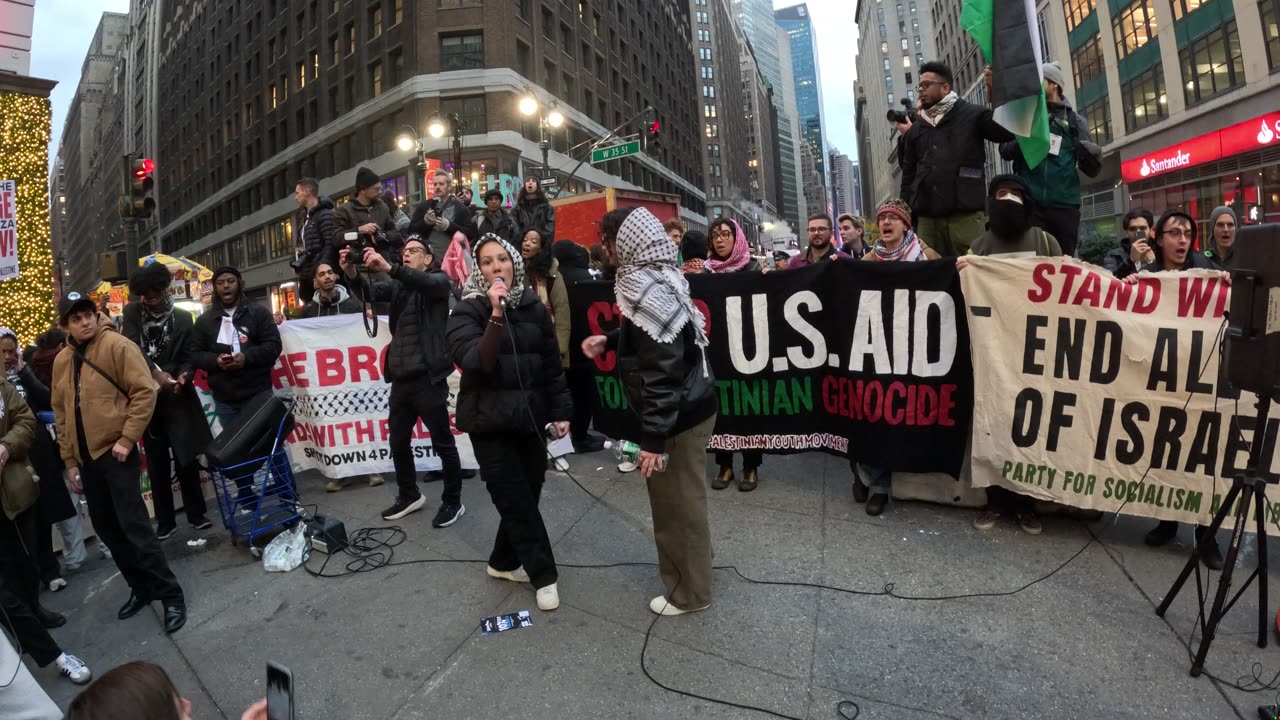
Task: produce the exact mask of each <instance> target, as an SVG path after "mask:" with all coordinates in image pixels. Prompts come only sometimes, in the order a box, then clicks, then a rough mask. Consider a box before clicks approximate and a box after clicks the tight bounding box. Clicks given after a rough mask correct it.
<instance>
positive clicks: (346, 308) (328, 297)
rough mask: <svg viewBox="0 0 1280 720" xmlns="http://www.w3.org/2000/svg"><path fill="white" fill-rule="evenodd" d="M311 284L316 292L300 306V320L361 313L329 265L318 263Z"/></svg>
mask: <svg viewBox="0 0 1280 720" xmlns="http://www.w3.org/2000/svg"><path fill="white" fill-rule="evenodd" d="M314 273H315V274H314V276H313V283H314V284H315V288H316V291H315V293H314V294H313V295H312V296H311V300H309V301H308V302H307V304H306V305H303V306H302V312H300V313H299V314H298V315H299V317H302V318H304V319H305V318H318V317H334V316H337V315H355V314H357V313H360V312H361V311H362V309H361V307H360V303H359V301H357V300H356V299H355V298H353V297H351V293H349V292H347V289H346V288H345V287H343V286H341V285H339V284H338V273H336V272H334V270H333V266H332V265H330V264H329V263H318V264H317V265H316V266H315V268H314ZM281 319H282V316H279V315H277V317H276V324H277V325H279V324H280V320H281Z"/></svg>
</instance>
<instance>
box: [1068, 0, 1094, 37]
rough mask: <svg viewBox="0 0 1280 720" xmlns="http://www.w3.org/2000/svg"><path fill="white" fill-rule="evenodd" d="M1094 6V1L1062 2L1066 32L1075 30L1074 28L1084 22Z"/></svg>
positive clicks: (1075, 0) (1073, 0) (1071, 0)
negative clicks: (1065, 18) (1065, 19)
mask: <svg viewBox="0 0 1280 720" xmlns="http://www.w3.org/2000/svg"><path fill="white" fill-rule="evenodd" d="M1095 5H1096V0H1063V3H1062V10H1063V12H1064V13H1065V14H1066V16H1067V32H1071V31H1072V30H1075V29H1076V26H1077V25H1079V24H1080V23H1082V22H1084V19H1085V18H1087V17H1089V15H1090V13H1092V12H1093V8H1094V6H1095Z"/></svg>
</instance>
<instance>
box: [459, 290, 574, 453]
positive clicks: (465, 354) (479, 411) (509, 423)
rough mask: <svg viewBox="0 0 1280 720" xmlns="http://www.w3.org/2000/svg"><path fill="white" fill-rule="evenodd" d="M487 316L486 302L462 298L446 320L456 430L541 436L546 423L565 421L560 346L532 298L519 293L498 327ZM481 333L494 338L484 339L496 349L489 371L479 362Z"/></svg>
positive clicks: (567, 403)
mask: <svg viewBox="0 0 1280 720" xmlns="http://www.w3.org/2000/svg"><path fill="white" fill-rule="evenodd" d="M491 313H492V310H491V306H490V305H489V301H488V299H487V298H467V299H465V300H462V301H461V302H459V303H458V304H457V306H456V307H454V309H453V315H451V316H450V317H449V349H450V354H451V355H452V356H453V362H454V364H456V365H457V366H458V368H459V369H460V370H461V371H462V383H461V388H460V390H459V392H458V415H457V423H458V429H459V430H462V431H463V432H530V433H536V434H541V433H542V428H543V426H545V425H546V424H547V423H548V422H551V421H556V420H569V419H570V418H571V417H572V416H573V401H572V400H571V399H570V396H569V384H568V382H566V380H565V377H564V371H563V370H562V369H561V367H560V345H559V343H557V342H556V331H555V327H554V325H553V323H552V322H551V315H550V314H549V313H548V312H547V308H546V307H545V306H544V305H543V304H542V302H541V301H540V300H539V299H538V295H537V294H536V293H534V292H531V291H529V290H525V291H524V292H523V293H522V294H521V295H520V303H519V304H518V305H517V306H516V307H511V308H508V309H507V314H506V316H505V317H504V318H503V320H504V322H503V324H501V325H499V324H497V323H491V322H489V317H490V315H491ZM486 333H496V337H495V336H489V337H488V338H487V340H489V341H490V342H491V343H492V347H496V348H497V356H496V359H494V360H493V363H492V365H486V362H485V357H484V354H485V353H484V348H485V346H486V345H489V343H486V342H485V341H486ZM513 338H514V344H513V342H512V339H513ZM530 413H532V417H530Z"/></svg>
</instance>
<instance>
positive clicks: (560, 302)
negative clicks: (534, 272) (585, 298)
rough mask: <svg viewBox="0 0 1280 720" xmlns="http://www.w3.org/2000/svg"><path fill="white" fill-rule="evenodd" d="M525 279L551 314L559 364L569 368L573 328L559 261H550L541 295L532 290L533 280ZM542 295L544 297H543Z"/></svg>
mask: <svg viewBox="0 0 1280 720" xmlns="http://www.w3.org/2000/svg"><path fill="white" fill-rule="evenodd" d="M525 277H526V279H527V280H528V282H529V288H530V289H531V290H533V291H534V292H535V293H536V294H538V296H539V299H540V300H542V304H543V305H546V306H547V312H549V313H551V321H552V322H553V323H555V326H556V342H558V343H559V344H560V364H561V365H562V366H564V367H569V338H570V336H571V335H572V333H573V328H572V327H570V326H571V324H572V321H571V320H570V316H571V314H572V313H571V311H570V309H569V290H568V288H567V287H566V286H565V283H564V278H562V277H560V261H559V260H556V259H555V258H552V259H551V271H550V272H549V273H548V274H547V277H546V278H545V279H544V281H543V288H542V292H541V293H538V291H537V289H536V288H534V279H533V278H532V277H530V276H528V275H526V276H525ZM543 294H545V295H546V297H543Z"/></svg>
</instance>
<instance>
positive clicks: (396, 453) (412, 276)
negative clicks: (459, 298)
mask: <svg viewBox="0 0 1280 720" xmlns="http://www.w3.org/2000/svg"><path fill="white" fill-rule="evenodd" d="M426 232H427V228H426V226H422V225H410V226H409V235H408V236H407V239H406V240H405V244H404V250H403V256H402V260H403V264H399V265H391V264H390V263H388V262H387V261H386V258H383V257H382V256H381V255H379V254H378V253H377V252H375V251H374V250H373V249H372V248H366V249H365V254H364V264H363V267H364V269H365V270H368V271H369V272H371V273H374V274H378V273H381V274H385V275H386V276H387V278H388V279H387V280H383V281H380V282H374V283H370V282H369V281H368V280H367V279H366V275H365V274H364V273H363V272H362V271H361V269H360V268H358V267H357V265H356V263H355V262H353V258H351V257H350V255H349V252H350V251H349V250H343V251H342V253H341V254H340V256H339V257H340V261H341V263H342V269H343V271H344V272H345V273H346V275H347V278H348V279H349V280H350V281H351V282H352V283H353V284H356V283H359V284H361V285H364V286H365V287H364V290H363V292H365V293H367V294H368V295H370V296H372V298H373V299H374V300H375V301H381V302H388V303H390V306H391V310H390V318H389V322H390V327H391V344H390V345H389V346H388V347H387V353H386V355H385V359H384V362H383V368H382V370H383V376H384V377H385V378H386V380H387V382H389V383H391V399H390V407H389V408H388V418H387V422H388V425H389V426H390V427H389V430H390V434H391V437H390V445H391V459H392V462H393V463H394V464H395V468H396V486H397V492H396V500H395V502H394V503H392V505H391V507H389V508H387V509H386V510H384V511H383V512H382V519H383V520H399V519H400V518H402V517H404V516H406V515H408V514H410V513H413V512H417V511H418V510H420V509H422V506H423V505H425V504H426V502H427V499H426V497H425V496H424V495H423V494H422V493H421V492H419V490H418V470H417V468H416V467H415V465H414V461H413V447H412V442H411V441H412V440H413V430H414V428H415V427H416V426H417V424H418V419H419V418H421V419H422V422H423V424H425V425H426V426H427V432H429V433H431V449H432V450H433V451H434V452H435V454H436V455H437V456H439V458H440V461H441V462H442V463H443V464H444V491H443V492H442V493H441V497H440V509H439V511H438V512H437V513H436V516H435V519H433V520H432V521H431V526H432V527H437V528H442V527H449V526H450V525H452V524H454V523H455V522H457V520H458V518H460V517H462V515H463V513H465V512H466V511H467V509H466V507H465V506H463V504H462V461H461V460H460V459H459V458H458V446H457V443H456V442H455V441H454V438H453V432H452V431H451V430H450V428H449V404H448V403H449V383H448V378H449V375H450V374H451V373H452V372H453V363H451V362H450V361H449V355H448V348H447V346H446V344H445V326H446V324H447V323H448V319H449V297H450V296H451V290H452V286H451V285H450V283H449V278H448V276H447V275H445V274H444V273H443V272H440V270H438V269H436V268H435V257H434V256H433V255H432V254H431V250H430V248H429V247H428V245H427V243H426V241H425V239H424V238H423V235H424V234H425V233H426Z"/></svg>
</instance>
